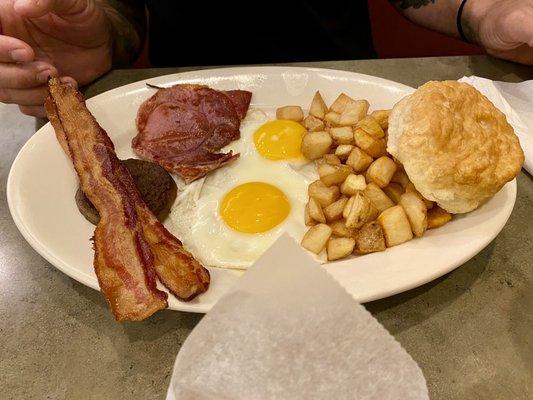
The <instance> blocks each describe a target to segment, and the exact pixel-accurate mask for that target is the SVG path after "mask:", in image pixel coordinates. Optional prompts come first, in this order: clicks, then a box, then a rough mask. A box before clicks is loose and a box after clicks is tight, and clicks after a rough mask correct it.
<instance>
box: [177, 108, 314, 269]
mask: <svg viewBox="0 0 533 400" xmlns="http://www.w3.org/2000/svg"><path fill="white" fill-rule="evenodd" d="M269 120H271V118H269V117H268V116H267V115H266V114H265V113H264V112H263V111H261V110H253V109H252V110H250V111H249V112H248V114H247V116H246V118H245V119H244V120H243V121H242V124H241V139H240V140H237V141H235V142H232V143H231V144H230V145H228V146H227V147H225V148H224V149H222V151H223V152H227V151H229V150H233V152H234V153H240V157H239V158H238V159H237V160H236V161H234V162H233V163H231V164H230V165H227V166H225V167H223V168H220V169H218V170H216V171H214V172H212V173H210V174H209V175H208V176H207V177H206V178H204V179H201V180H198V181H196V182H193V183H191V184H189V185H187V186H186V187H185V188H184V189H183V190H182V192H181V193H180V194H179V195H178V198H177V199H176V202H175V204H174V206H173V208H172V210H171V213H170V221H171V223H170V224H169V230H170V231H171V232H172V233H173V234H175V235H176V236H177V237H178V238H180V240H181V241H182V242H183V244H184V246H185V248H186V249H187V250H188V251H190V252H191V253H192V255H193V256H194V257H195V258H196V259H198V261H200V262H201V263H202V264H204V265H206V266H212V267H222V268H237V269H246V268H247V267H249V266H250V265H251V264H253V262H254V261H255V260H257V259H258V258H259V257H260V256H261V255H262V254H263V252H264V251H265V250H267V249H268V248H269V247H270V245H272V243H273V242H274V241H275V240H276V239H277V238H278V237H279V236H280V235H281V234H282V233H283V232H287V233H288V234H289V235H291V236H292V237H293V238H294V239H296V240H297V241H300V240H301V239H302V237H303V235H304V234H305V232H306V230H307V227H306V226H305V222H304V209H305V204H306V203H307V187H308V186H309V184H310V183H311V182H312V181H313V180H315V179H317V176H316V172H315V168H314V166H313V164H312V163H309V162H307V161H305V160H304V159H301V160H280V161H272V160H268V159H266V158H263V157H262V156H261V155H260V154H259V153H258V152H257V151H256V149H255V144H254V141H253V135H254V132H255V131H256V130H257V128H259V127H260V126H261V125H263V124H264V123H265V122H268V121H269ZM246 182H266V183H269V184H271V185H274V186H276V187H277V188H278V189H280V190H281V191H283V193H285V196H286V197H287V199H288V201H289V202H290V204H291V210H290V213H289V215H288V217H287V218H286V219H285V220H284V221H283V222H282V223H281V224H279V225H277V226H276V227H274V228H273V229H271V230H269V231H267V232H263V233H258V234H247V233H241V232H238V231H235V230H233V229H231V228H230V227H228V226H227V225H226V223H225V222H224V221H223V220H222V218H221V216H220V214H219V207H220V203H221V202H222V200H223V198H224V196H225V195H226V193H228V192H229V191H230V190H231V189H233V188H234V187H236V186H238V185H241V184H243V183H246Z"/></svg>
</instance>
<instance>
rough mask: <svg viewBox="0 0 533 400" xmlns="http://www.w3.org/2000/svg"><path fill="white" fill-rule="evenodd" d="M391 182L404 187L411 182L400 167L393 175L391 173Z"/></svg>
mask: <svg viewBox="0 0 533 400" xmlns="http://www.w3.org/2000/svg"><path fill="white" fill-rule="evenodd" d="M391 182H395V183H399V184H400V185H402V187H403V188H404V189H405V187H406V186H407V185H408V184H409V183H411V181H410V180H409V177H408V176H407V174H406V173H405V171H404V170H401V169H400V168H397V169H396V172H395V173H394V175H392V178H391Z"/></svg>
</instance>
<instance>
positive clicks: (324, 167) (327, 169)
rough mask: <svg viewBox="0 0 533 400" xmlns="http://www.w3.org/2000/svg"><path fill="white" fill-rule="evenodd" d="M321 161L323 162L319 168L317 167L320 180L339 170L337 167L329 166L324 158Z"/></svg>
mask: <svg viewBox="0 0 533 400" xmlns="http://www.w3.org/2000/svg"><path fill="white" fill-rule="evenodd" d="M320 160H323V162H321V163H317V167H316V170H317V172H318V176H319V177H320V178H322V177H324V176H326V175H329V174H333V173H334V172H336V171H337V169H336V168H335V165H332V164H328V163H327V162H326V160H325V159H324V157H322V158H321V159H320Z"/></svg>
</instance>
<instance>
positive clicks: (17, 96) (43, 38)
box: [0, 0, 112, 116]
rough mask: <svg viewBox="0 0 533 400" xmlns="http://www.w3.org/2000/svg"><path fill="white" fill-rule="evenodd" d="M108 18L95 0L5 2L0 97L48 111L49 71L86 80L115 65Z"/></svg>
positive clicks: (0, 5)
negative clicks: (45, 100)
mask: <svg viewBox="0 0 533 400" xmlns="http://www.w3.org/2000/svg"><path fill="white" fill-rule="evenodd" d="M111 59H112V37H111V31H110V25H109V21H108V19H107V17H106V14H105V12H104V10H103V9H102V7H101V6H100V4H99V2H98V1H96V0H2V1H1V2H0V101H1V102H4V103H13V104H18V105H19V108H20V109H21V111H22V112H23V113H25V114H28V115H33V116H45V115H46V114H45V112H44V108H43V104H44V99H45V97H46V95H47V86H46V81H47V78H48V77H49V76H59V77H61V80H62V81H63V82H70V83H71V84H73V85H77V84H80V85H83V84H86V83H89V82H91V81H92V80H94V79H95V78H97V77H98V76H100V75H102V74H104V73H105V72H106V71H108V70H109V69H110V68H111V61H112V60H111Z"/></svg>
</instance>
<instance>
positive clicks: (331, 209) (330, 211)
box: [324, 196, 348, 222]
mask: <svg viewBox="0 0 533 400" xmlns="http://www.w3.org/2000/svg"><path fill="white" fill-rule="evenodd" d="M347 202H348V198H347V197H344V196H343V197H341V198H340V199H339V200H337V201H335V202H333V203H331V204H330V205H329V206H327V207H326V208H324V215H325V216H326V221H328V222H333V221H336V220H338V219H341V218H342V211H343V210H344V206H346V203H347Z"/></svg>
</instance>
